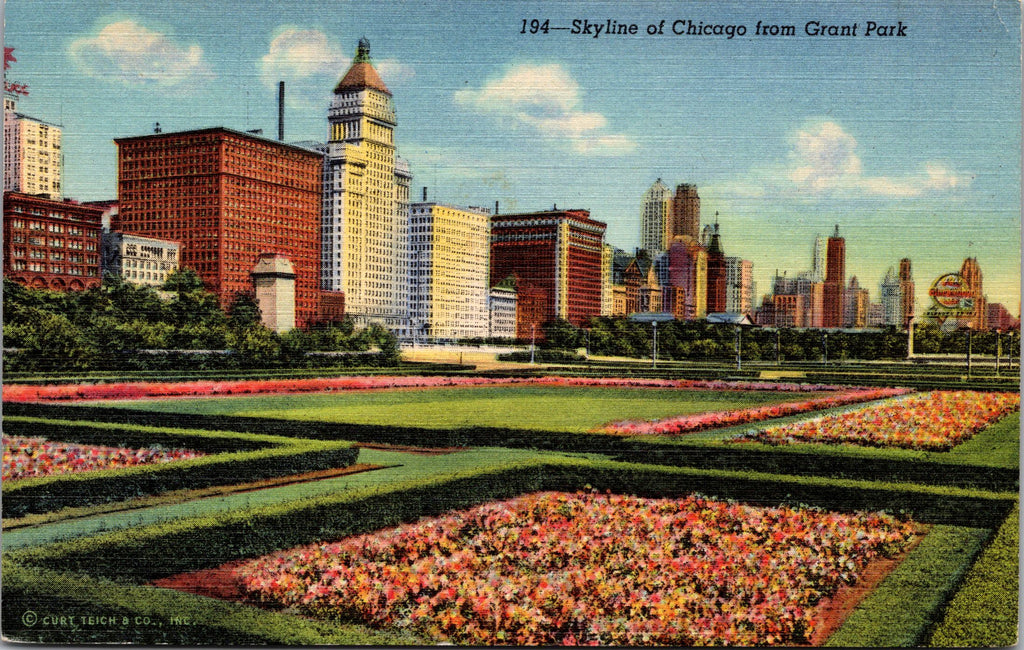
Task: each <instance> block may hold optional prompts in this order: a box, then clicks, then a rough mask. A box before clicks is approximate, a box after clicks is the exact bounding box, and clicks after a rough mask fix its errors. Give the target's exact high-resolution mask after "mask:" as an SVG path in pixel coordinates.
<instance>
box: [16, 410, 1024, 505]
mask: <svg viewBox="0 0 1024 650" xmlns="http://www.w3.org/2000/svg"><path fill="white" fill-rule="evenodd" d="M5 408H6V409H7V410H8V411H9V412H11V413H13V414H18V415H31V416H38V417H53V418H62V419H87V420H97V421H102V422H116V423H121V424H132V425H146V426H155V427H164V426H169V425H173V424H178V423H180V420H181V418H182V417H183V416H182V415H180V414H174V413H162V412H157V411H142V410H136V409H123V408H114V407H108V406H93V405H81V404H30V403H12V404H8V405H6V407H5ZM826 412H827V411H826ZM187 417H188V420H189V424H190V426H194V427H201V428H204V429H216V430H227V431H249V432H255V433H264V434H273V435H281V436H294V437H302V438H310V439H316V440H354V441H359V442H372V443H383V444H394V445H413V446H433V447H512V448H518V449H537V450H543V451H558V452H572V453H599V454H606V455H610V456H612V457H614V458H616V459H617V460H621V461H625V462H637V463H647V464H660V465H672V466H687V467H695V468H703V469H731V470H749V471H758V472H770V473H777V474H794V475H803V476H833V477H837V478H850V479H859V480H869V481H878V480H893V481H896V482H912V483H925V484H932V485H950V486H962V487H976V488H980V489H986V490H996V491H1002V490H1016V489H1017V484H1018V478H1019V474H1018V470H1017V468H1016V467H1006V466H997V465H995V464H992V465H988V464H984V463H958V462H957V461H956V459H955V458H953V457H947V459H946V460H938V459H935V458H934V457H935V456H939V454H933V455H932V459H927V460H926V459H925V457H924V455H923V454H922V453H920V452H907V451H905V450H879V449H870V450H862V449H851V448H849V447H843V446H825V445H792V446H790V447H789V448H782V447H770V446H767V445H759V444H754V443H745V444H735V445H733V444H719V443H714V442H710V443H709V442H706V441H703V442H702V441H699V440H698V439H697V438H691V437H690V436H680V437H677V438H672V439H658V438H655V437H638V438H627V437H622V436H611V435H602V434H588V433H569V432H552V431H534V430H528V429H512V428H496V427H467V428H460V429H426V428H420V427H392V426H377V425H361V424H344V423H334V422H313V421H299V420H283V419H276V418H256V417H245V416H229V415H199V414H189V415H188V416H187ZM796 417H807V416H806V415H801V416H796ZM782 421H785V420H779V422H782ZM980 435H986V434H985V433H982V434H980ZM947 453H948V452H947Z"/></svg>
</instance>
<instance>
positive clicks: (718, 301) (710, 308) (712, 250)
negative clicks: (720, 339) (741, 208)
mask: <svg viewBox="0 0 1024 650" xmlns="http://www.w3.org/2000/svg"><path fill="white" fill-rule="evenodd" d="M717 217H718V215H715V224H714V230H713V231H712V234H711V239H710V241H709V242H708V248H707V254H708V288H707V292H708V295H707V313H709V314H717V313H723V312H725V311H726V309H727V308H726V304H725V299H726V285H727V278H726V262H725V251H723V250H722V238H721V236H720V235H719V233H718V218H717Z"/></svg>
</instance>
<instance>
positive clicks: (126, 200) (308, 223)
mask: <svg viewBox="0 0 1024 650" xmlns="http://www.w3.org/2000/svg"><path fill="white" fill-rule="evenodd" d="M114 142H115V143H116V144H117V193H118V203H119V215H118V220H119V228H120V229H121V230H123V231H124V232H126V233H130V234H133V235H140V236H142V237H153V238H156V239H165V240H173V241H177V242H180V243H181V254H180V257H179V259H180V265H181V266H182V267H186V268H191V269H193V270H195V271H196V272H197V273H198V274H199V277H200V278H202V279H203V283H204V284H205V285H206V288H207V289H208V290H210V291H212V292H214V293H215V294H217V297H218V299H219V300H220V305H221V307H222V308H227V307H229V306H230V305H231V304H232V302H233V301H234V299H235V295H236V294H238V293H250V292H251V291H252V288H253V285H252V279H251V277H250V275H249V274H250V272H251V271H252V269H253V265H254V264H256V261H257V260H258V259H259V257H260V255H261V254H263V253H277V254H280V255H283V256H285V257H287V258H288V260H289V261H290V263H291V265H292V267H293V268H294V271H295V274H296V278H295V318H296V325H297V326H299V327H305V326H306V325H308V324H309V323H311V322H313V321H315V320H317V319H318V318H319V305H320V291H319V287H318V286H317V285H318V279H319V273H318V272H317V263H316V261H317V256H318V251H319V250H320V229H319V223H318V221H319V215H320V203H321V197H322V191H321V186H320V183H321V164H322V163H321V160H322V159H321V156H320V155H319V154H317V153H315V152H313V151H310V150H308V149H305V148H302V147H296V146H292V145H288V144H284V143H282V142H278V141H276V140H270V139H267V138H263V137H260V136H256V135H253V134H251V133H242V132H240V131H233V130H231V129H225V128H220V127H218V128H211V129H201V130H197V131H182V132H179V133H155V134H151V135H144V136H138V137H134V138H120V139H117V140H115V141H114Z"/></svg>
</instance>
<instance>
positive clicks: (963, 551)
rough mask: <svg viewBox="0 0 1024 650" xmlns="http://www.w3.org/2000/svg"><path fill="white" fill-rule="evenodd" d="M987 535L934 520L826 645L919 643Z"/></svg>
mask: <svg viewBox="0 0 1024 650" xmlns="http://www.w3.org/2000/svg"><path fill="white" fill-rule="evenodd" d="M990 535H991V530H990V529H983V528H965V527H959V526H935V527H934V528H932V530H931V532H929V533H928V535H927V536H926V537H925V538H924V540H922V541H921V543H920V544H919V545H918V546H917V548H915V549H914V550H913V551H911V552H910V554H909V555H908V556H907V558H906V559H905V560H904V561H903V562H902V563H900V565H899V566H898V567H896V569H895V570H893V572H892V573H890V574H889V576H888V577H886V579H885V580H884V581H883V582H882V584H880V585H879V586H878V587H877V588H876V589H875V590H874V591H873V592H872V593H871V594H870V595H868V597H867V598H865V599H864V600H863V601H862V602H861V603H860V604H859V605H858V606H857V607H856V608H855V609H854V610H853V612H851V613H850V615H849V617H848V618H847V619H846V622H845V623H844V624H843V626H842V627H840V628H839V629H838V630H837V631H836V632H835V633H834V634H833V635H832V636H830V637H829V639H828V641H826V642H825V645H826V646H832V647H835V646H839V647H854V646H859V647H864V646H872V647H873V646H884V647H906V646H917V645H920V643H921V641H922V639H923V638H924V636H925V634H926V633H927V630H928V627H929V625H930V624H931V622H932V620H933V618H934V616H935V614H936V612H938V611H940V610H941V607H942V605H943V604H944V603H945V602H946V600H947V599H948V598H949V596H950V594H951V593H952V592H953V590H954V589H955V588H956V585H957V583H958V582H959V579H960V577H961V576H962V575H963V574H964V572H965V571H966V570H967V567H969V566H970V563H971V561H972V560H973V559H974V557H975V556H976V555H977V553H978V551H979V550H980V549H981V547H982V545H983V544H984V542H985V540H986V539H988V537H989V536H990Z"/></svg>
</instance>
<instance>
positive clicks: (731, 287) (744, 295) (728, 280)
mask: <svg viewBox="0 0 1024 650" xmlns="http://www.w3.org/2000/svg"><path fill="white" fill-rule="evenodd" d="M753 277H754V264H753V262H751V261H750V260H744V259H740V258H738V257H727V258H725V311H727V312H729V313H732V314H753V313H754V304H753V301H754V279H753Z"/></svg>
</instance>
